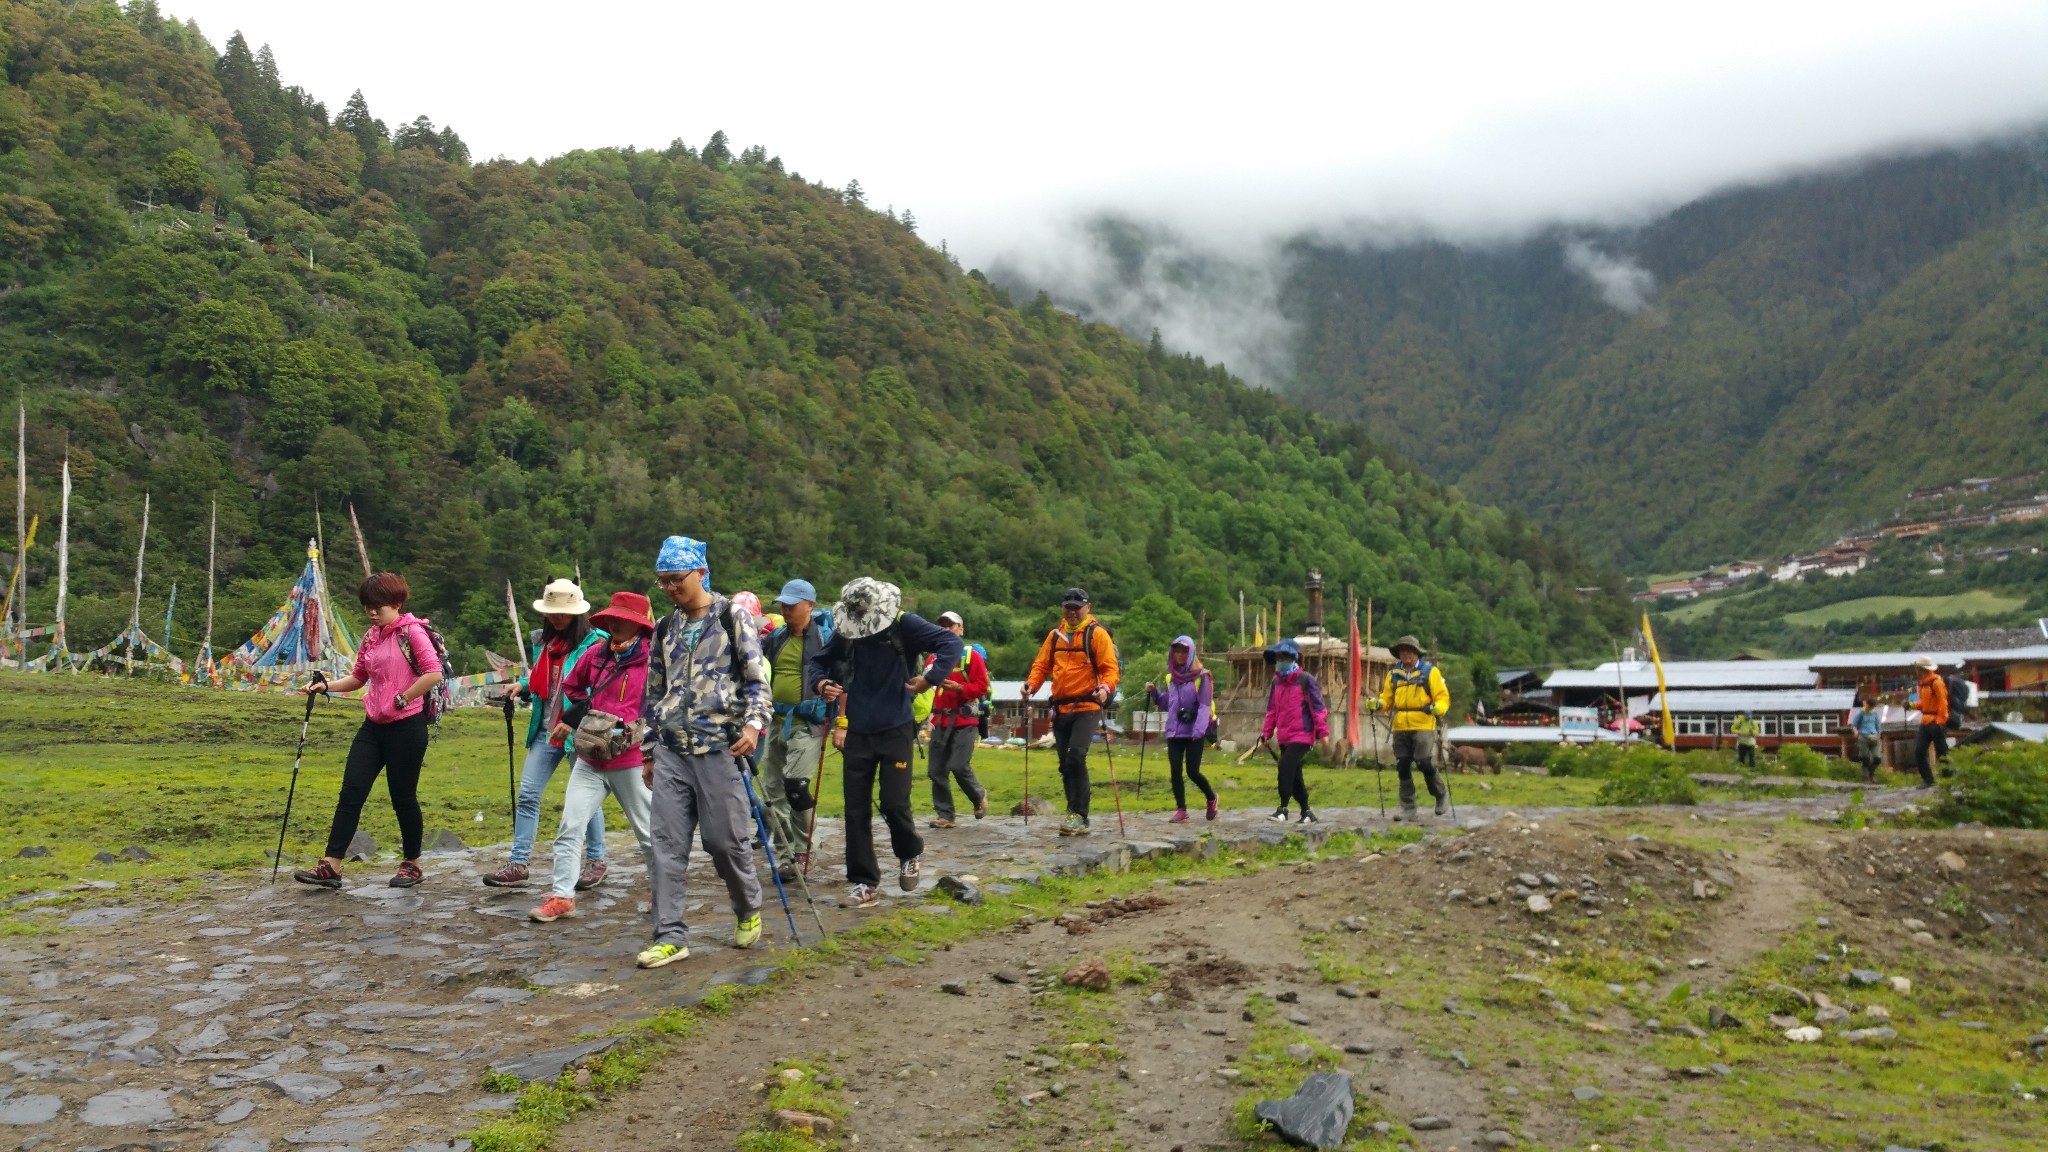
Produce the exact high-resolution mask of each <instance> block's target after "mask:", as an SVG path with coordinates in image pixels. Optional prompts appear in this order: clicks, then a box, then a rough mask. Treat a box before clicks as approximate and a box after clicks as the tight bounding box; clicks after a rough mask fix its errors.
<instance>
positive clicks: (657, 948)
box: [639, 944, 690, 968]
mask: <svg viewBox="0 0 2048 1152" xmlns="http://www.w3.org/2000/svg"><path fill="white" fill-rule="evenodd" d="M689 955H690V950H689V949H688V948H684V947H681V946H680V945H676V944H651V945H649V946H648V947H647V949H646V950H645V951H643V952H641V953H640V960H639V963H640V966H641V967H642V968H659V967H661V966H662V965H664V964H673V963H675V962H676V961H678V960H686V959H688V958H689Z"/></svg>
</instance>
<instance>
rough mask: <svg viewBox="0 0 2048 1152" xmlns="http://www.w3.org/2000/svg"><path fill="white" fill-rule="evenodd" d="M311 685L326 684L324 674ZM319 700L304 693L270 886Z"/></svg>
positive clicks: (318, 674)
mask: <svg viewBox="0 0 2048 1152" xmlns="http://www.w3.org/2000/svg"><path fill="white" fill-rule="evenodd" d="M313 683H315V684H320V685H325V684H326V683H327V676H326V674H325V673H323V672H320V671H318V670H317V669H316V670H315V671H314V673H313ZM326 694H327V693H326V692H325V691H324V690H323V691H322V692H321V693H320V696H325V695H326ZM319 698H320V697H319V696H315V695H314V694H313V693H311V692H308V693H306V717H305V719H303V720H301V721H299V751H298V754H297V755H295V756H293V757H292V783H291V787H290V788H289V789H287V790H286V792H285V794H284V820H283V821H282V822H280V823H279V824H278V826H277V851H275V852H273V853H271V855H270V882H271V883H272V884H275V883H277V870H278V868H279V867H280V866H282V865H283V864H284V830H285V829H286V828H289V827H291V823H292V798H293V797H295V796H297V795H298V794H299V762H300V761H301V760H304V759H305V758H306V729H307V728H308V727H310V726H311V725H312V723H313V702H314V701H315V700H318V699H319Z"/></svg>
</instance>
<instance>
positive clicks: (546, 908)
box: [526, 896, 576, 924]
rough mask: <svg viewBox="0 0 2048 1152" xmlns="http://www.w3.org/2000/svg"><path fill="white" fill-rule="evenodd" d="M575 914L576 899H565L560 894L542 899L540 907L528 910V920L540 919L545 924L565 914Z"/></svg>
mask: <svg viewBox="0 0 2048 1152" xmlns="http://www.w3.org/2000/svg"><path fill="white" fill-rule="evenodd" d="M575 914H576V902H575V901H574V900H565V899H563V898H562V897H560V896H550V897H548V898H547V899H546V900H543V901H541V904H540V907H538V908H535V909H534V910H533V911H531V912H528V913H527V914H526V918H527V919H528V920H538V921H540V922H541V923H543V924H552V923H554V922H555V921H557V920H560V919H561V918H562V917H564V916H574V915H575Z"/></svg>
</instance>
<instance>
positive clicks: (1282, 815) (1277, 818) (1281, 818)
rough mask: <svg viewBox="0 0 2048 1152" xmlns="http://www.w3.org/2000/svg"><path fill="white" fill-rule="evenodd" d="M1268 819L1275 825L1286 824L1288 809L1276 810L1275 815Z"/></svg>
mask: <svg viewBox="0 0 2048 1152" xmlns="http://www.w3.org/2000/svg"><path fill="white" fill-rule="evenodd" d="M1266 819H1268V820H1271V821H1272V822H1274V823H1275V824H1285V823H1287V809H1285V808H1276V809H1274V810H1273V814H1272V815H1271V816H1268V817H1266Z"/></svg>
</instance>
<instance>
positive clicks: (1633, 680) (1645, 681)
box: [1543, 660, 1818, 692]
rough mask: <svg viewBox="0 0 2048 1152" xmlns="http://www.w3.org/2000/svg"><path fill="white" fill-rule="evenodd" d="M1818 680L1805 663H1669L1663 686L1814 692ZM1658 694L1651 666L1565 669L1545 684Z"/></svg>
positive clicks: (1675, 661) (1737, 661)
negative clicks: (1786, 689)
mask: <svg viewBox="0 0 2048 1152" xmlns="http://www.w3.org/2000/svg"><path fill="white" fill-rule="evenodd" d="M1817 679H1818V677H1817V676H1815V675H1814V672H1813V669H1811V668H1809V667H1807V662H1806V661H1805V660H1667V661H1665V663H1664V682H1665V683H1666V684H1667V685H1669V686H1670V687H1672V688H1674V689H1677V688H1811V687H1812V686H1813V685H1814V683H1815V681H1816V680H1817ZM1617 682H1619V683H1620V684H1622V685H1624V686H1626V687H1628V688H1635V689H1644V690H1648V691H1652V692H1654V691H1656V690H1657V669H1656V668H1654V667H1652V666H1651V665H1650V664H1649V663H1648V662H1645V661H1637V662H1635V663H1631V664H1620V665H1617V664H1615V663H1614V662H1613V661H1609V662H1607V663H1605V664H1602V665H1600V666H1599V667H1598V668H1594V669H1592V670H1591V671H1588V670H1586V669H1583V668H1562V669H1559V670H1558V671H1556V672H1552V673H1551V674H1550V676H1549V678H1548V679H1546V680H1544V681H1543V686H1544V687H1545V688H1600V689H1607V688H1613V687H1614V686H1615V684H1616V683H1617Z"/></svg>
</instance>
